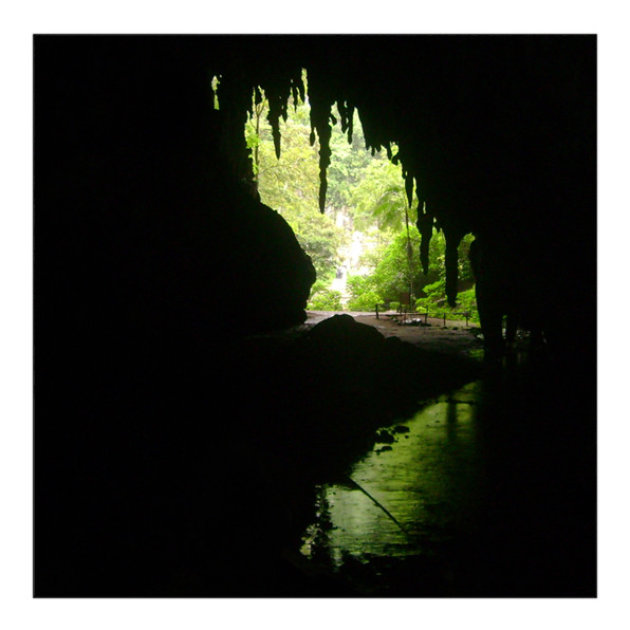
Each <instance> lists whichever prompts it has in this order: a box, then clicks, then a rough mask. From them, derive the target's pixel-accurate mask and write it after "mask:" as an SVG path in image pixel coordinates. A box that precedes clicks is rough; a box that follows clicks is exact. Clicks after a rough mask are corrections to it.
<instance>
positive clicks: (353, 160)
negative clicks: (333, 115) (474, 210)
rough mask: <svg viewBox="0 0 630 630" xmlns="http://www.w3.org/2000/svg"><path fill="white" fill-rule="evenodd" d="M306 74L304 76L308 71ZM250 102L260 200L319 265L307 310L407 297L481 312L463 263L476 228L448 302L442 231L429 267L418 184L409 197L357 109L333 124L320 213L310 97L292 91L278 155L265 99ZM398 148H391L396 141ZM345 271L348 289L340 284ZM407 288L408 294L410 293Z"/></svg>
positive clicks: (423, 304) (415, 303) (368, 306)
mask: <svg viewBox="0 0 630 630" xmlns="http://www.w3.org/2000/svg"><path fill="white" fill-rule="evenodd" d="M304 79H305V81H306V77H304ZM261 96H262V98H260V96H259V98H258V99H257V100H258V101H259V102H256V101H255V100H254V101H253V102H252V114H251V116H249V117H248V121H247V124H246V126H245V139H246V142H247V146H248V148H249V150H250V152H251V159H252V169H253V173H254V180H255V183H256V186H257V188H258V192H259V194H260V198H261V201H262V202H263V203H265V204H266V205H268V206H269V207H271V208H273V209H274V210H276V211H277V212H279V213H280V214H281V215H282V216H283V217H284V219H285V220H286V221H287V222H288V223H289V225H290V226H291V228H292V229H293V231H294V232H295V234H296V237H297V239H298V241H299V242H300V245H301V246H302V248H303V249H304V251H305V252H306V253H307V254H308V255H309V256H310V257H311V259H312V261H313V264H314V266H315V269H316V272H317V281H316V282H315V284H314V285H313V288H312V291H311V296H310V299H309V302H308V305H307V308H308V309H309V310H336V311H338V310H351V311H373V310H374V308H375V305H376V304H379V306H380V307H382V308H394V309H396V308H398V307H399V305H400V304H401V303H402V304H408V303H409V301H410V300H411V305H412V307H415V308H416V309H417V310H418V311H420V312H423V313H424V312H425V311H427V310H428V311H429V312H430V313H431V314H434V313H435V314H439V316H440V317H441V316H442V315H443V314H444V313H446V314H447V317H452V318H458V317H459V316H458V315H456V314H457V313H461V312H464V311H466V312H470V313H471V314H472V318H473V319H474V320H477V313H476V303H475V297H474V288H473V278H472V273H471V269H470V264H469V262H468V255H467V254H468V248H469V247H470V243H471V241H472V240H473V237H472V235H467V236H465V237H464V239H462V242H461V243H460V246H459V289H460V292H459V294H458V302H457V305H456V306H455V307H449V306H448V304H447V300H446V293H445V266H444V257H445V239H444V234H443V233H442V232H441V231H438V230H435V229H434V235H433V237H432V239H431V241H430V246H429V268H428V273H427V274H426V275H425V274H424V273H423V271H422V268H421V265H420V258H419V247H420V234H419V232H418V229H417V227H416V221H417V218H418V205H419V203H420V202H419V200H418V198H417V196H416V194H415V192H414V195H413V201H412V204H411V206H409V204H408V202H407V194H406V190H405V182H404V180H403V178H402V176H401V167H400V165H396V164H393V163H392V161H391V160H390V159H389V158H388V157H387V155H386V154H385V152H384V151H376V152H374V153H373V154H372V153H371V152H370V151H368V150H366V142H365V138H364V136H363V131H362V127H361V124H360V121H359V118H358V115H357V113H356V111H355V112H354V122H353V133H352V137H351V141H349V140H350V138H349V134H347V133H345V132H344V131H342V130H341V127H340V125H339V124H338V123H337V124H334V125H333V126H332V132H331V138H330V148H331V149H332V159H331V163H330V166H329V167H328V173H327V180H328V188H327V193H326V202H325V204H326V205H325V211H324V213H323V214H322V213H320V212H319V209H318V200H319V189H320V179H319V143H318V140H317V138H314V142H313V144H311V140H313V138H312V137H311V120H310V107H309V103H308V99H307V98H305V101H302V100H301V99H299V98H298V99H297V101H296V100H294V98H293V97H291V98H290V99H289V107H288V116H287V120H286V121H284V120H282V119H281V120H280V121H279V123H280V134H281V138H282V153H281V156H280V158H279V159H278V158H277V157H276V151H275V147H274V138H273V132H272V128H271V125H270V123H269V120H268V115H269V104H268V101H267V99H266V98H265V95H264V92H262V91H261ZM394 148H395V147H394ZM336 279H337V280H339V279H344V280H345V282H344V283H343V284H344V287H343V288H344V289H345V290H344V293H343V294H342V291H340V290H339V282H335V280H336ZM410 296H411V298H410Z"/></svg>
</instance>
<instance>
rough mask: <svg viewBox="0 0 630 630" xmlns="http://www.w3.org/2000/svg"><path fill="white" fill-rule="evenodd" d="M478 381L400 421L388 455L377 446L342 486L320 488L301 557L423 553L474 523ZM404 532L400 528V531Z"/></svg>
mask: <svg viewBox="0 0 630 630" xmlns="http://www.w3.org/2000/svg"><path fill="white" fill-rule="evenodd" d="M478 392H479V383H478V382H475V383H470V384H468V385H467V386H465V387H463V388H462V389H460V390H458V391H457V392H455V393H454V394H453V395H451V396H445V397H442V398H440V399H439V400H438V401H436V402H435V403H432V404H430V405H428V406H426V407H424V408H423V409H422V410H421V411H419V412H418V413H417V414H416V415H415V416H414V417H413V418H411V419H410V420H408V421H406V422H403V423H401V424H402V425H404V426H406V427H408V428H409V432H408V433H396V434H395V435H396V442H395V443H394V444H393V445H392V446H393V448H392V450H391V451H382V452H380V453H379V452H377V450H378V449H379V447H381V446H382V445H378V444H377V445H375V448H374V449H373V450H372V451H371V452H370V453H368V454H367V455H366V456H365V457H363V458H362V459H361V460H360V461H358V462H357V463H356V464H355V465H354V467H353V469H352V471H351V473H350V478H351V479H352V480H353V481H354V482H356V483H358V484H359V485H360V486H361V487H362V488H363V489H364V490H365V491H366V492H367V493H369V494H370V495H371V496H372V497H373V498H374V499H376V501H377V502H378V503H380V504H381V505H382V506H383V507H384V508H385V509H386V510H388V511H389V512H390V513H391V514H392V515H393V516H394V517H395V519H396V520H397V521H399V523H400V524H401V525H402V529H401V528H400V527H399V526H398V525H397V524H396V523H395V522H394V521H393V520H392V519H391V518H390V517H389V516H388V515H387V513H386V512H385V511H384V510H383V509H381V508H379V507H378V506H377V505H376V504H375V503H374V501H372V500H371V499H370V498H369V497H368V496H366V495H365V494H364V493H363V492H361V491H360V490H358V489H357V488H356V487H354V486H353V485H352V484H351V483H350V482H348V484H347V485H342V484H334V485H323V486H321V488H320V498H319V502H318V506H317V513H318V516H317V518H316V521H315V522H314V523H313V524H311V525H310V526H309V528H308V529H307V532H305V535H304V538H303V543H304V544H303V546H302V549H301V551H302V553H303V554H304V555H306V556H309V557H315V556H316V555H327V556H328V558H329V559H330V560H332V562H333V563H334V564H336V565H337V566H339V565H340V564H341V563H342V562H343V557H344V555H348V554H349V555H351V556H354V557H357V558H361V556H363V555H364V554H368V555H380V556H405V555H410V554H417V553H422V552H423V551H426V550H427V549H428V548H429V546H430V544H431V543H435V542H440V541H443V540H448V539H449V538H450V537H452V536H453V534H454V533H455V532H457V531H462V530H466V528H468V527H471V526H472V525H473V524H474V521H475V517H476V512H477V511H478V509H479V500H478V499H479V493H480V488H481V474H482V470H481V461H480V453H479V444H478V440H477V434H476V409H477V405H476V401H477V398H478ZM403 530H404V531H403Z"/></svg>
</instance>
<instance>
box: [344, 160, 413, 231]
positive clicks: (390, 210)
mask: <svg viewBox="0 0 630 630" xmlns="http://www.w3.org/2000/svg"><path fill="white" fill-rule="evenodd" d="M351 202H352V205H353V207H354V220H355V225H356V226H357V228H359V229H366V228H367V227H369V226H371V225H373V224H374V223H376V224H377V225H378V227H379V229H381V230H388V231H391V232H396V231H398V230H400V229H401V228H402V227H403V226H404V225H405V211H406V210H407V211H408V213H409V221H410V222H411V223H415V221H416V218H417V207H416V208H413V207H412V208H411V209H408V208H407V196H406V194H405V185H404V181H403V179H402V177H401V172H400V167H399V166H395V165H394V164H392V163H391V162H389V161H388V160H387V159H386V158H384V159H381V160H374V161H372V162H370V163H369V164H368V165H367V166H366V167H365V169H364V170H363V173H362V179H361V181H360V183H359V184H358V186H357V187H356V188H355V189H354V190H353V191H352V197H351Z"/></svg>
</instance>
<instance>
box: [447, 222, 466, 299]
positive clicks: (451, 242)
mask: <svg viewBox="0 0 630 630" xmlns="http://www.w3.org/2000/svg"><path fill="white" fill-rule="evenodd" d="M462 236H463V235H462V234H461V233H460V232H457V231H454V230H449V229H445V230H444V240H445V241H446V252H445V257H444V266H445V268H446V299H447V300H448V303H449V306H455V304H456V301H457V278H458V257H457V249H458V247H459V243H460V241H461V240H462Z"/></svg>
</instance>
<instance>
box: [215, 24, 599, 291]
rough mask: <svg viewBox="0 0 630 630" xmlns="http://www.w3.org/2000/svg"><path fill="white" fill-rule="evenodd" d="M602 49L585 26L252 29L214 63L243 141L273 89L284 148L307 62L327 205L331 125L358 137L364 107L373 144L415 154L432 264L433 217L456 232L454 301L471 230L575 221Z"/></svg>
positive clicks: (530, 232) (234, 140) (411, 167)
mask: <svg viewBox="0 0 630 630" xmlns="http://www.w3.org/2000/svg"><path fill="white" fill-rule="evenodd" d="M591 47H592V41H589V39H588V38H581V37H545V36H540V37H502V36H493V37H479V36H463V37H448V36H444V37H443V36H424V37H422V36H419V37H416V36H396V37H386V36H356V37H337V36H329V37H244V38H239V39H237V40H236V41H234V40H231V42H230V46H229V54H227V55H225V54H221V52H223V53H224V52H225V51H221V52H219V54H217V55H216V56H215V61H216V62H217V63H216V64H215V67H214V68H213V72H215V73H216V74H220V76H221V83H220V85H219V88H218V96H219V100H220V103H221V108H222V109H223V110H227V112H228V119H229V121H231V123H228V127H229V128H230V131H229V134H230V143H231V147H232V151H235V152H238V151H241V152H245V151H246V148H245V146H244V140H243V134H242V129H243V124H244V122H245V120H246V117H247V111H248V110H250V108H251V102H252V98H251V95H252V93H253V92H254V90H256V89H257V88H258V87H260V88H262V89H263V90H264V91H265V94H266V96H267V97H268V100H269V105H270V113H269V121H270V123H271V126H272V130H273V137H274V142H275V148H276V153H277V155H280V153H281V150H282V138H281V132H280V126H279V120H280V119H281V118H283V119H286V116H287V112H288V109H287V108H288V107H289V104H288V103H289V97H290V96H291V95H293V96H294V97H295V96H296V95H297V94H300V95H301V96H303V95H304V91H305V86H304V85H303V83H302V78H301V76H302V75H301V72H302V68H305V69H306V70H307V73H308V86H307V90H308V98H309V102H310V106H311V126H312V130H313V132H312V134H311V142H314V140H315V135H316V136H317V139H318V141H319V156H320V160H319V162H320V194H319V208H320V210H321V211H322V212H323V210H324V207H325V196H326V169H327V167H328V165H329V164H330V159H331V152H330V148H329V140H330V135H331V134H330V129H331V125H332V124H335V123H336V122H338V123H339V124H341V127H342V129H343V130H344V131H347V133H348V137H349V138H350V137H351V134H352V116H353V113H354V110H355V109H356V110H357V111H358V114H359V118H360V121H361V125H362V127H363V131H364V135H365V140H366V145H367V146H366V149H368V150H371V151H375V150H380V149H382V148H384V149H385V150H386V151H387V153H388V156H390V157H391V158H392V159H393V160H394V162H396V163H400V164H401V167H402V176H403V178H404V180H405V187H406V192H407V196H408V199H409V201H410V202H411V199H412V196H413V190H414V188H415V191H416V193H417V196H418V199H419V200H420V205H419V215H420V217H419V221H418V227H419V229H420V232H421V234H422V237H423V245H422V246H421V259H422V262H423V265H424V266H425V267H426V265H427V258H428V241H429V239H430V236H431V232H432V227H433V225H436V226H437V227H439V228H440V229H443V230H444V233H445V236H446V239H447V244H449V243H450V247H448V251H447V258H448V259H450V260H447V268H449V267H450V271H448V273H447V288H448V289H449V290H448V293H449V297H450V298H451V299H454V296H455V290H456V289H455V287H456V273H457V264H456V257H457V244H458V243H459V241H460V240H461V237H462V236H463V235H464V234H466V233H468V232H473V233H476V234H480V233H481V234H483V233H484V232H485V233H486V234H490V233H492V232H494V233H495V234H499V235H501V237H502V238H508V239H509V237H510V235H512V236H513V237H514V238H515V239H518V240H519V241H520V240H522V239H523V238H525V239H527V238H530V239H539V238H542V233H543V232H545V231H546V230H547V231H548V227H549V224H550V223H551V224H553V223H554V217H556V218H557V219H558V220H559V221H560V223H562V221H563V220H564V217H563V216H562V212H561V211H560V210H559V207H558V206H559V200H560V199H562V202H561V203H562V205H564V204H566V202H567V194H568V196H569V198H570V197H571V194H574V195H576V196H579V195H580V194H582V198H583V197H584V195H588V193H589V191H584V192H583V193H580V192H578V191H576V189H578V190H579V188H580V185H584V182H585V181H586V179H585V177H584V175H585V173H586V169H588V167H589V166H591V165H592V163H591V160H592V159H593V157H592V155H591V154H592V153H593V142H594V140H593V134H594V125H592V124H590V123H591V122H592V120H593V118H594V96H593V95H594V92H593V88H594V65H593V64H594V55H592V54H591V53H592V50H591ZM335 105H336V106H337V107H336V108H334V106H335ZM333 108H334V109H333ZM336 109H338V112H339V114H340V118H341V120H340V121H337V120H336V117H335V115H334V114H333V112H334V111H335V110H336ZM392 143H395V144H396V147H397V153H396V154H395V155H391V144H392ZM239 145H240V146H239ZM237 146H238V147H239V149H238V150H237V149H236V148H235V147H237ZM239 163H240V164H241V165H247V164H248V163H249V161H248V160H244V159H241V160H240V161H239ZM242 175H244V176H246V174H242ZM567 181H572V182H573V184H572V186H571V188H572V190H573V192H572V193H571V192H569V191H567V190H566V189H565V188H564V187H563V184H566V182H567ZM423 202H425V203H426V206H425V211H424V216H422V215H423V211H422V208H423V205H424V203H423ZM550 215H551V216H550ZM453 257H454V259H453ZM449 262H450V265H449Z"/></svg>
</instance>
